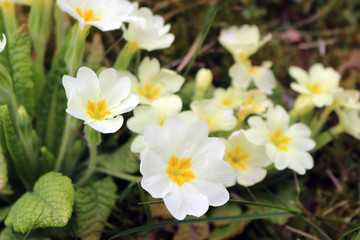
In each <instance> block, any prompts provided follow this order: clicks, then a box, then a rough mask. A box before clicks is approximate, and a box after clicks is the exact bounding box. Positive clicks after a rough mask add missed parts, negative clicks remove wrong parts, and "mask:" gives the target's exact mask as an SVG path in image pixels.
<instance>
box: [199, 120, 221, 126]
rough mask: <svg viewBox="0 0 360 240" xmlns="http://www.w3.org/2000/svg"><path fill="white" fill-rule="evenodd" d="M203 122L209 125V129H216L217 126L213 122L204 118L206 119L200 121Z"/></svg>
mask: <svg viewBox="0 0 360 240" xmlns="http://www.w3.org/2000/svg"><path fill="white" fill-rule="evenodd" d="M201 120H204V121H205V122H207V124H209V128H213V127H216V126H217V125H218V124H217V122H215V121H211V119H210V118H206V119H201Z"/></svg>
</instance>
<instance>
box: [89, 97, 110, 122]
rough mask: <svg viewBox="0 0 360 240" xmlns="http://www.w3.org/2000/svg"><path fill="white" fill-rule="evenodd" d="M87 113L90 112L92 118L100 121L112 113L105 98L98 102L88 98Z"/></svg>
mask: <svg viewBox="0 0 360 240" xmlns="http://www.w3.org/2000/svg"><path fill="white" fill-rule="evenodd" d="M86 113H87V114H89V116H90V117H91V118H92V119H94V120H98V121H102V120H104V119H105V116H106V115H109V114H111V112H110V111H109V110H107V108H106V102H105V100H102V101H100V102H98V103H93V102H91V101H89V100H88V102H87V105H86Z"/></svg>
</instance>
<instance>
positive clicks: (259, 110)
mask: <svg viewBox="0 0 360 240" xmlns="http://www.w3.org/2000/svg"><path fill="white" fill-rule="evenodd" d="M272 106H273V103H272V102H271V100H269V99H268V98H267V95H266V93H265V92H263V91H261V90H259V89H254V90H250V91H247V92H246V93H245V96H244V100H243V102H242V104H241V106H240V107H239V109H238V110H237V113H236V115H237V117H238V118H239V120H240V121H243V120H245V118H247V117H248V116H249V115H250V114H258V115H263V114H264V113H265V112H266V110H267V109H268V108H270V107H272Z"/></svg>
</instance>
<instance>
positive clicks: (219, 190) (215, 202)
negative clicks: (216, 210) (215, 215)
mask: <svg viewBox="0 0 360 240" xmlns="http://www.w3.org/2000/svg"><path fill="white" fill-rule="evenodd" d="M191 184H192V185H194V186H195V187H196V188H197V189H198V190H199V192H200V193H201V194H203V195H205V196H206V197H208V199H209V205H210V206H214V207H218V206H221V205H224V204H225V203H226V202H227V201H229V192H228V191H227V190H226V188H225V187H224V185H223V184H220V183H212V182H209V181H203V180H198V179H195V180H193V181H191Z"/></svg>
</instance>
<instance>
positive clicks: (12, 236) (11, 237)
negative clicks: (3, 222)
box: [0, 227, 24, 240]
mask: <svg viewBox="0 0 360 240" xmlns="http://www.w3.org/2000/svg"><path fill="white" fill-rule="evenodd" d="M23 238H24V236H23V235H22V234H20V233H16V232H14V231H13V229H12V228H10V227H7V228H5V229H4V230H3V231H2V232H1V234H0V239H1V240H22V239H23Z"/></svg>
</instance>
